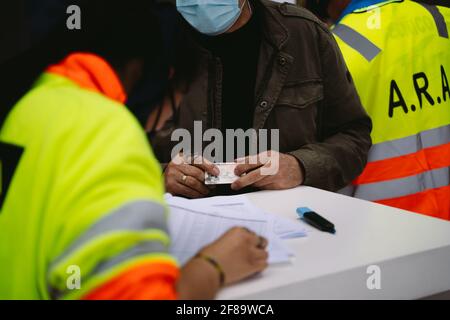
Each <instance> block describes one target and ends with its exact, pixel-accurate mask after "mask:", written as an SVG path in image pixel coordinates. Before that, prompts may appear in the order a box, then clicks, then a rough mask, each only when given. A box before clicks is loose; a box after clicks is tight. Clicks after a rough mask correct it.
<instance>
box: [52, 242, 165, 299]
mask: <svg viewBox="0 0 450 320" xmlns="http://www.w3.org/2000/svg"><path fill="white" fill-rule="evenodd" d="M167 252H168V248H167V247H166V246H165V245H164V244H162V243H161V242H156V241H146V242H141V243H139V244H138V245H136V246H134V247H132V248H131V249H129V250H127V251H125V252H123V253H121V254H120V255H118V256H116V257H114V258H112V259H109V260H106V261H104V262H101V263H99V264H98V265H97V266H96V267H95V269H94V270H93V271H92V272H90V273H89V275H86V276H84V277H83V278H82V279H81V281H80V282H81V283H84V280H85V279H86V278H91V277H94V276H96V275H100V274H101V273H103V272H105V271H108V270H110V269H111V268H114V267H116V266H119V265H120V264H121V263H124V262H126V261H128V260H131V259H133V258H139V257H141V256H146V255H148V254H151V253H167ZM48 290H49V293H50V296H51V298H52V299H60V298H62V297H63V296H64V295H65V294H66V293H67V290H58V289H57V288H53V287H52V286H49V287H48Z"/></svg>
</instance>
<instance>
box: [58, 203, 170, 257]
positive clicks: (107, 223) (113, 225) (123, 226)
mask: <svg viewBox="0 0 450 320" xmlns="http://www.w3.org/2000/svg"><path fill="white" fill-rule="evenodd" d="M148 229H158V230H161V231H163V232H165V233H166V234H169V231H168V227H167V222H166V215H165V208H164V207H163V206H162V205H160V204H158V203H155V202H151V201H135V202H131V203H128V204H126V205H124V206H123V207H121V208H120V209H118V210H116V211H114V212H112V213H111V214H108V215H106V216H105V217H103V218H102V219H101V220H100V221H98V222H96V223H95V224H94V225H93V226H92V227H91V228H90V229H88V230H87V231H86V232H85V233H84V234H83V235H81V236H80V237H79V238H78V239H77V240H76V241H75V242H74V243H73V244H72V245H71V246H70V247H69V248H68V249H67V250H65V252H64V253H63V254H62V255H61V256H60V257H58V258H57V259H56V260H55V262H54V264H53V265H57V264H58V263H59V262H61V261H63V260H64V259H65V258H66V257H68V256H70V255H71V254H73V253H74V252H75V251H76V250H78V249H79V248H81V247H82V246H83V245H85V244H86V243H88V242H89V241H91V240H93V239H95V238H96V237H98V236H101V235H105V234H107V233H110V232H116V231H143V230H148Z"/></svg>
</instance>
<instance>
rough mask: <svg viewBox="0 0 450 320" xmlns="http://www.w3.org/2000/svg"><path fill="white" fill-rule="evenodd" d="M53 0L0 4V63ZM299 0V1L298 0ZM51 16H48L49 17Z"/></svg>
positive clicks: (433, 0)
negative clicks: (33, 11)
mask: <svg viewBox="0 0 450 320" xmlns="http://www.w3.org/2000/svg"><path fill="white" fill-rule="evenodd" d="M53 1H55V0H6V1H2V3H1V5H0V64H1V63H4V62H5V61H7V60H8V59H9V58H12V57H14V56H15V55H17V54H18V53H19V52H22V51H23V50H25V49H26V48H27V46H28V45H29V43H30V36H29V29H30V24H31V23H30V21H29V19H27V17H26V13H25V3H27V4H28V7H30V5H31V7H33V6H34V7H36V6H45V3H46V2H53ZM299 2H301V1H299ZM420 2H424V3H430V4H439V5H443V6H446V7H450V1H449V0H423V1H420ZM50 18H51V17H49V19H50Z"/></svg>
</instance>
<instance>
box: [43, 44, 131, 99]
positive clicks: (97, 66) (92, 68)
mask: <svg viewBox="0 0 450 320" xmlns="http://www.w3.org/2000/svg"><path fill="white" fill-rule="evenodd" d="M47 72H49V73H53V74H57V75H60V76H63V77H66V78H68V79H70V80H72V81H73V82H75V83H76V84H78V85H79V86H80V87H82V88H84V89H88V90H92V91H95V92H98V93H101V94H103V95H105V96H107V97H108V98H110V99H113V100H115V101H117V102H120V103H125V101H126V98H127V96H126V93H125V90H124V88H123V86H122V83H121V82H120V80H119V77H118V76H117V74H116V73H115V71H114V69H113V68H112V67H111V66H110V65H109V64H108V63H107V62H106V61H105V60H104V59H103V58H101V57H99V56H97V55H94V54H91V53H81V52H76V53H72V54H70V55H68V56H67V57H66V58H65V59H64V60H62V61H61V62H59V63H57V64H54V65H52V66H50V67H48V68H47Z"/></svg>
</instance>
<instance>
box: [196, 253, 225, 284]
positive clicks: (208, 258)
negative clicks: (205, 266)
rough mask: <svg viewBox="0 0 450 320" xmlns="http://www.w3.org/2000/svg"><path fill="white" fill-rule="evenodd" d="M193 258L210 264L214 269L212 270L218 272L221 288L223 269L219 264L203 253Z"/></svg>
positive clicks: (223, 277) (223, 276) (223, 282)
mask: <svg viewBox="0 0 450 320" xmlns="http://www.w3.org/2000/svg"><path fill="white" fill-rule="evenodd" d="M195 257H196V258H199V259H203V260H205V261H206V262H208V263H209V264H211V265H212V266H213V267H214V269H216V270H217V271H218V272H219V276H220V286H221V287H223V285H224V284H225V272H223V269H222V267H221V266H220V264H219V263H218V262H217V261H216V260H215V259H213V258H211V257H210V256H207V255H204V254H203V253H199V254H197V255H196V256H195Z"/></svg>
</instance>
